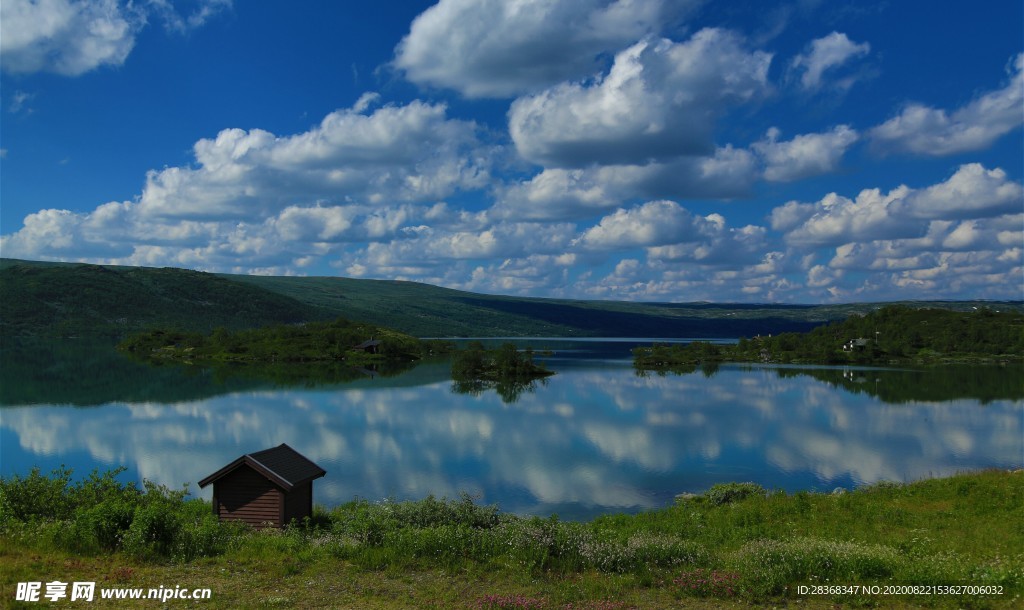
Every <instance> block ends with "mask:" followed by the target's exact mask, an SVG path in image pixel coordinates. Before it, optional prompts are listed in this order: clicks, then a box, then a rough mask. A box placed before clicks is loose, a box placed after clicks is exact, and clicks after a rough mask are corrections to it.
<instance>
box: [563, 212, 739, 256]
mask: <svg viewBox="0 0 1024 610" xmlns="http://www.w3.org/2000/svg"><path fill="white" fill-rule="evenodd" d="M719 218H720V217H715V218H711V217H709V218H707V219H705V218H699V217H695V216H694V215H693V214H691V213H690V212H689V211H688V210H687V209H686V208H684V207H682V206H680V205H679V204H678V203H676V202H674V201H650V202H648V203H645V204H643V205H641V206H638V207H635V208H632V209H629V210H625V209H619V210H617V211H616V212H615V213H614V214H611V215H609V216H605V217H604V218H602V219H601V221H600V222H599V223H598V224H597V225H596V226H594V227H591V228H590V229H587V230H586V231H585V232H584V233H583V235H581V236H580V237H579V239H578V240H577V242H576V243H578V244H579V245H580V246H582V247H583V248H586V249H590V250H614V249H623V248H635V247H649V246H662V245H665V244H670V243H676V242H684V241H691V240H693V239H696V238H697V236H699V235H700V230H701V227H702V225H703V224H705V223H708V222H712V223H713V222H717V221H718V219H719Z"/></svg>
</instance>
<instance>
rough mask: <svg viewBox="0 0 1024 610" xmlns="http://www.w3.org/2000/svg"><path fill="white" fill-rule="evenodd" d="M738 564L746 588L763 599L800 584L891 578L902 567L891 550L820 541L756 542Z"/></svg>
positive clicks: (743, 552) (743, 551) (746, 547)
mask: <svg viewBox="0 0 1024 610" xmlns="http://www.w3.org/2000/svg"><path fill="white" fill-rule="evenodd" d="M737 563H738V565H739V567H740V572H741V573H742V574H743V582H744V585H745V586H746V587H747V588H748V589H749V590H750V591H751V592H753V593H755V594H761V595H764V594H778V593H782V592H783V591H784V590H785V587H786V586H787V585H788V584H790V583H793V582H798V581H806V580H833V581H836V580H838V581H846V582H855V581H858V580H863V579H865V578H873V577H885V576H890V575H892V574H893V573H894V572H896V571H897V570H898V569H899V567H900V566H901V565H902V562H901V559H900V556H899V553H898V552H897V551H896V550H895V549H893V548H891V547H887V546H883V545H879V544H860V543H856V542H842V541H835V540H821V539H817V538H798V539H796V540H793V541H778V540H755V541H754V542H750V543H747V544H746V545H744V546H743V547H742V548H741V549H740V550H739V553H738V561H737Z"/></svg>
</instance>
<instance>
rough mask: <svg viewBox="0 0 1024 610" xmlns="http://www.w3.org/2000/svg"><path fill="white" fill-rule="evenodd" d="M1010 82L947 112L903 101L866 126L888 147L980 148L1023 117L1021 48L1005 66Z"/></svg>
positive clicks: (948, 151) (932, 152) (930, 152)
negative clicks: (885, 118)
mask: <svg viewBox="0 0 1024 610" xmlns="http://www.w3.org/2000/svg"><path fill="white" fill-rule="evenodd" d="M1008 72H1009V73H1010V82H1009V83H1008V84H1007V85H1006V86H1005V87H1004V88H1002V89H999V90H996V91H992V92H989V93H986V94H985V95H982V96H981V97H979V98H977V99H976V100H974V101H972V102H970V103H969V104H967V105H966V106H964V107H962V108H959V109H957V110H955V111H953V112H952V114H950V113H947V112H946V111H945V110H942V109H939V108H932V107H929V106H925V105H923V104H918V103H911V104H908V105H907V106H906V107H905V108H904V109H903V111H902V112H900V114H898V115H897V116H895V117H893V118H891V119H889V120H888V121H886V122H885V123H882V124H881V125H879V126H877V127H875V128H874V129H872V130H871V131H870V136H871V138H872V140H873V141H874V143H875V145H876V146H877V147H878V148H879V149H881V150H883V151H890V152H906V153H912V154H916V155H926V156H944V155H952V154H956V153H962V152H968V151H974V150H982V149H985V148H987V147H989V146H990V145H991V144H992V143H993V142H995V140H996V139H997V138H999V137H1001V136H1003V135H1006V134H1007V133H1009V132H1011V131H1013V130H1014V129H1017V128H1018V127H1020V126H1021V124H1022V123H1024V110H1022V109H1024V54H1020V55H1017V57H1016V58H1015V59H1014V60H1013V62H1012V67H1011V68H1010V69H1009V70H1008Z"/></svg>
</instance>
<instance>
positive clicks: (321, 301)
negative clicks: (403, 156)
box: [0, 259, 1024, 338]
mask: <svg viewBox="0 0 1024 610" xmlns="http://www.w3.org/2000/svg"><path fill="white" fill-rule="evenodd" d="M901 303H903V304H909V305H913V304H914V303H913V302H906V301H904V302H901ZM927 305H928V306H929V307H942V308H948V309H958V310H969V309H970V308H971V307H980V306H982V305H985V306H989V307H993V308H997V309H998V308H1000V307H1003V308H1007V309H1014V310H1021V311H1024V302H1016V301H1015V302H1003V301H1000V302H983V301H942V302H940V301H929V302H927ZM878 306H879V304H873V303H857V304H843V305H776V304H765V305H751V304H717V303H634V302H624V301H587V300H571V299H546V298H527V297H508V296H495V295H486V294H478V293H472V292H464V291H459V290H453V289H449V288H442V287H438V286H432V285H429V284H420V283H416V282H405V281H390V280H365V279H352V278H337V277H276V276H275V277H270V276H249V275H228V274H212V273H205V272H200V271H191V270H186V269H175V268H151V267H118V266H101V265H89V264H80V263H40V262H33V261H21V260H15V259H0V333H2V335H3V336H4V337H15V336H47V337H86V336H88V337H112V338H113V337H123V336H124V335H126V334H127V333H131V332H137V331H140V330H146V329H150V328H156V327H162V328H175V329H180V330H188V331H199V332H208V331H210V330H212V329H214V328H216V327H220V326H223V327H225V328H254V327H259V326H266V325H269V324H298V323H303V322H309V321H316V320H328V319H333V318H336V317H339V316H340V317H345V318H348V319H351V320H355V321H360V322H368V323H372V324H378V325H381V326H388V327H391V328H394V329H396V330H400V331H402V332H405V333H409V334H411V335H415V336H419V337H460V336H461V337H503V336H549V337H587V336H591V337H597V336H604V337H666V338H668V337H703V338H707V337H738V336H741V335H744V336H754V335H757V334H769V333H778V332H784V331H804V330H808V329H810V328H812V327H814V326H817V325H820V324H822V323H824V322H827V321H830V320H837V319H842V318H846V317H848V316H850V315H851V314H854V313H863V312H866V311H870V310H872V309H875V308H877V307H878Z"/></svg>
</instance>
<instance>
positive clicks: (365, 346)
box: [352, 339, 380, 349]
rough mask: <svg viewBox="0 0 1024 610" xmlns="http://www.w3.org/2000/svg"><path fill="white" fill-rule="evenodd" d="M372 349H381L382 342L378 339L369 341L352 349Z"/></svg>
mask: <svg viewBox="0 0 1024 610" xmlns="http://www.w3.org/2000/svg"><path fill="white" fill-rule="evenodd" d="M371 347H380V341H379V340H376V339H370V340H368V341H363V342H362V343H360V344H359V345H357V346H355V347H353V348H352V349H368V348H371Z"/></svg>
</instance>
